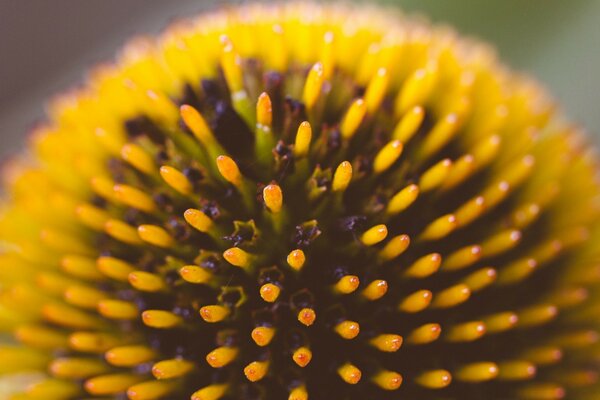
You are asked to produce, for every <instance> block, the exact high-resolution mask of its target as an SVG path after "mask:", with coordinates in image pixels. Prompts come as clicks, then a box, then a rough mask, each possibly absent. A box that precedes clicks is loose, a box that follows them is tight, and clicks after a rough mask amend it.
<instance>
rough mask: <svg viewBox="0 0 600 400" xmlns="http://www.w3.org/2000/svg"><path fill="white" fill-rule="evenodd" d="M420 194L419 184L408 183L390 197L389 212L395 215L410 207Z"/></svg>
mask: <svg viewBox="0 0 600 400" xmlns="http://www.w3.org/2000/svg"><path fill="white" fill-rule="evenodd" d="M417 196H419V187H418V186H417V185H408V186H407V187H405V188H404V189H402V190H400V191H399V192H398V193H396V194H395V195H394V197H392V198H391V199H390V202H389V203H388V205H387V210H386V211H387V213H388V214H391V215H394V214H398V213H399V212H401V211H404V210H405V209H407V208H408V206H410V205H411V204H412V203H414V201H415V200H416V199H417Z"/></svg>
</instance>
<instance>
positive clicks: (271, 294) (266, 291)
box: [260, 283, 281, 303]
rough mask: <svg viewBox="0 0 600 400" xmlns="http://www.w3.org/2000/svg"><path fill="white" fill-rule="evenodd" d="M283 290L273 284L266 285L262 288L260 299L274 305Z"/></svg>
mask: <svg viewBox="0 0 600 400" xmlns="http://www.w3.org/2000/svg"><path fill="white" fill-rule="evenodd" d="M280 293H281V289H280V288H279V286H277V285H274V284H272V283H265V284H264V285H262V286H261V287H260V297H261V298H262V299H263V300H264V301H266V302H267V303H273V302H275V301H276V300H277V298H278V297H279V294H280Z"/></svg>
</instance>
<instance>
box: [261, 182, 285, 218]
mask: <svg viewBox="0 0 600 400" xmlns="http://www.w3.org/2000/svg"><path fill="white" fill-rule="evenodd" d="M263 200H264V202H265V205H266V206H267V208H268V209H269V211H271V212H272V213H275V214H276V213H279V212H280V211H281V207H282V206H283V192H282V191H281V187H280V186H279V185H277V184H274V183H272V184H270V185H267V186H265V188H264V189H263Z"/></svg>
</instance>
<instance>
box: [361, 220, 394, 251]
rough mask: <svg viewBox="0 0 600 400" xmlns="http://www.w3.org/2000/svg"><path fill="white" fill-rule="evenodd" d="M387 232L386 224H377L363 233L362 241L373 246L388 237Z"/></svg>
mask: <svg viewBox="0 0 600 400" xmlns="http://www.w3.org/2000/svg"><path fill="white" fill-rule="evenodd" d="M387 234H388V229H387V226H385V225H384V224H380V225H375V226H374V227H372V228H369V230H367V231H366V232H364V233H363V234H362V235H361V237H360V241H361V242H362V243H363V244H364V245H365V246H373V245H376V244H377V243H379V242H381V241H382V240H384V239H385V238H386V237H387Z"/></svg>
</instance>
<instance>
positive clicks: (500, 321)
mask: <svg viewBox="0 0 600 400" xmlns="http://www.w3.org/2000/svg"><path fill="white" fill-rule="evenodd" d="M518 321H519V317H518V316H517V314H515V313H513V312H510V311H507V312H500V313H497V314H492V315H490V316H487V317H485V318H483V323H484V324H485V326H486V329H487V331H488V332H489V333H499V332H504V331H506V330H509V329H511V328H513V327H514V326H515V325H516V324H517V322H518Z"/></svg>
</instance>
